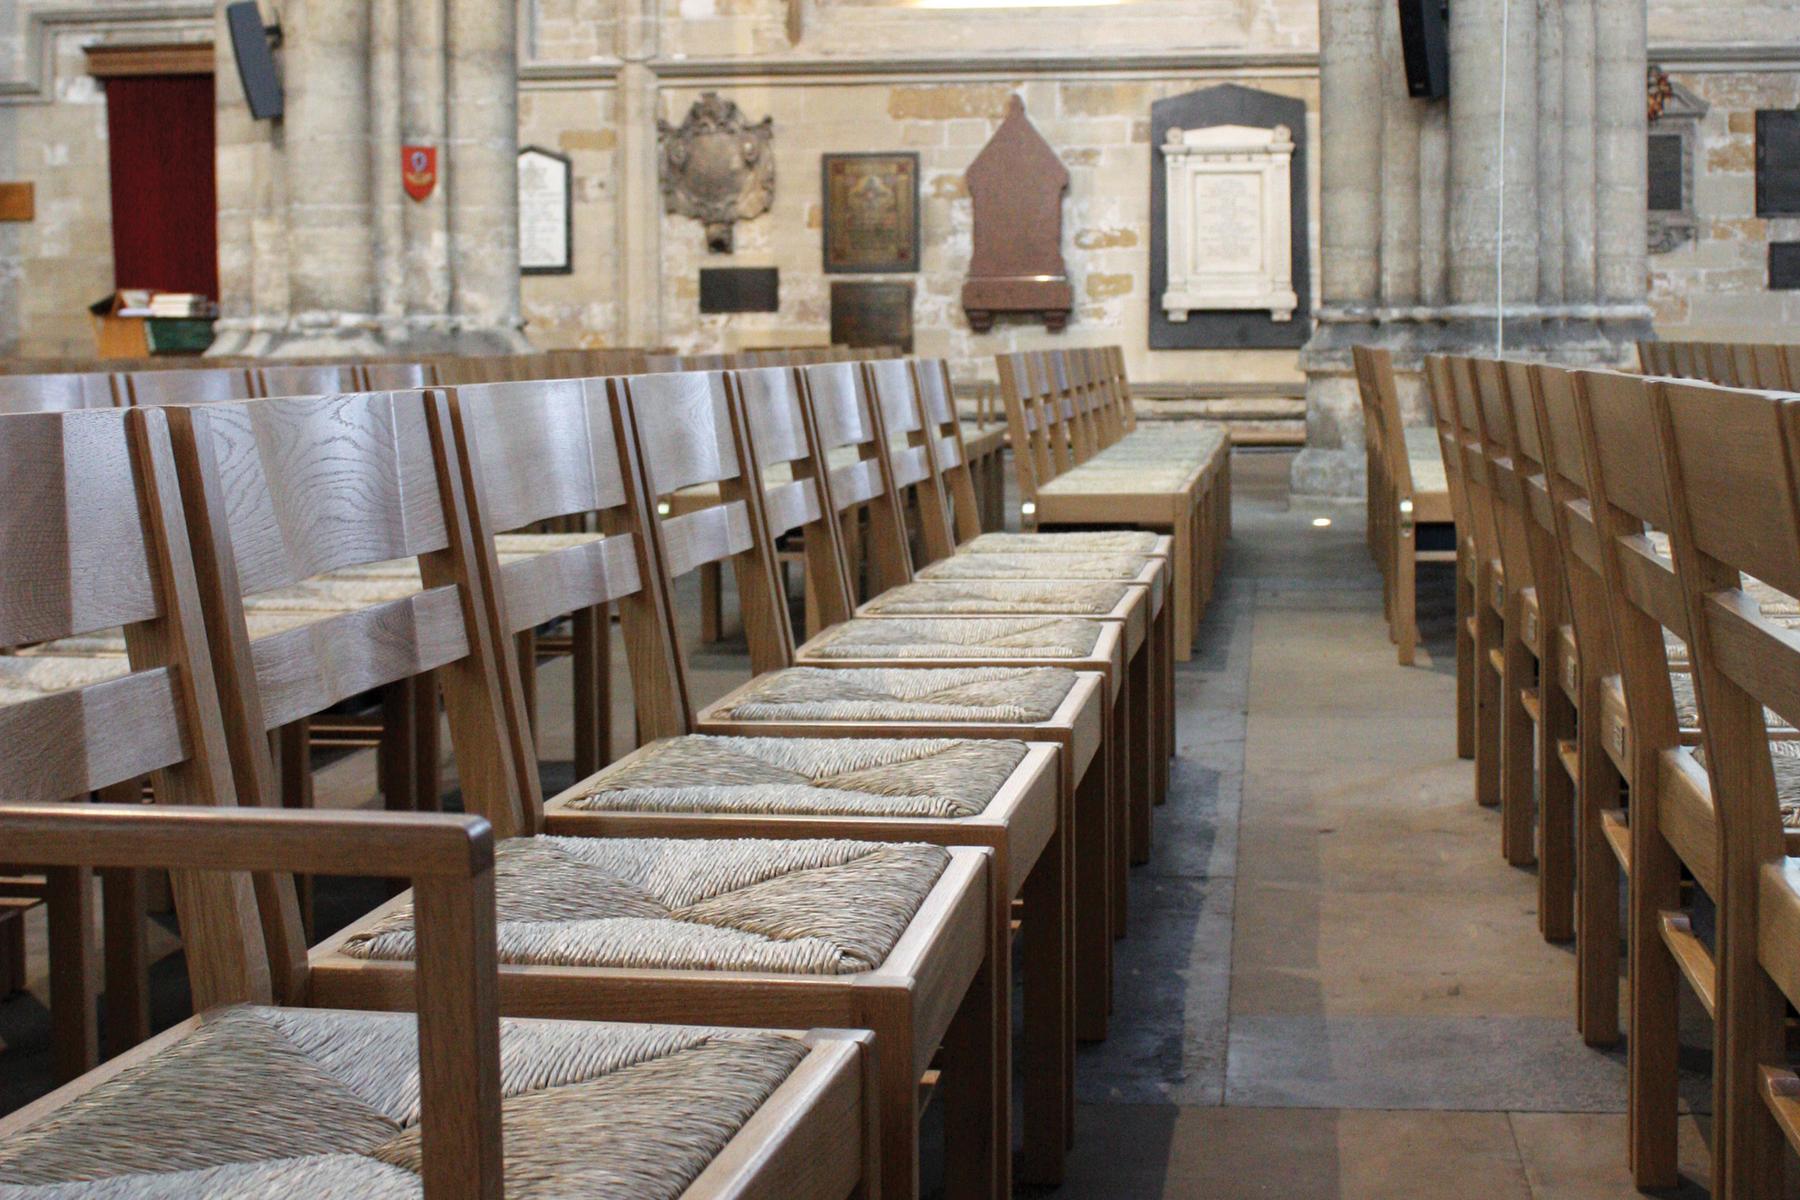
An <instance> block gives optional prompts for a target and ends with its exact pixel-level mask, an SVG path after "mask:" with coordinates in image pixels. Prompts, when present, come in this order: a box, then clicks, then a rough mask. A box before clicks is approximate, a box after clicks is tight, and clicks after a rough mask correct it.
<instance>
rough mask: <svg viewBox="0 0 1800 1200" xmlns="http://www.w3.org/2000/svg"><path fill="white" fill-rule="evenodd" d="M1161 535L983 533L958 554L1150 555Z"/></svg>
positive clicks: (1130, 531) (1085, 531)
mask: <svg viewBox="0 0 1800 1200" xmlns="http://www.w3.org/2000/svg"><path fill="white" fill-rule="evenodd" d="M1159 540H1161V535H1160V534H1156V533H1152V532H1150V531H1149V530H1143V529H1076V530H1070V531H1068V532H1064V533H1058V532H1051V533H983V534H977V535H976V536H975V537H972V538H970V539H969V540H968V541H966V542H964V543H963V544H962V545H960V546H958V547H957V548H956V552H957V553H958V554H1149V553H1150V552H1151V551H1152V550H1155V549H1156V544H1157V542H1158V541H1159Z"/></svg>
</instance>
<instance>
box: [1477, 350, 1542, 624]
mask: <svg viewBox="0 0 1800 1200" xmlns="http://www.w3.org/2000/svg"><path fill="white" fill-rule="evenodd" d="M1474 376H1475V400H1476V405H1475V412H1476V417H1477V419H1478V420H1479V421H1480V427H1481V440H1482V452H1483V454H1484V456H1485V457H1486V459H1487V471H1488V485H1489V489H1490V492H1491V495H1492V498H1493V501H1494V505H1495V508H1494V528H1495V532H1496V533H1497V534H1498V535H1499V537H1500V558H1501V561H1502V562H1503V563H1504V564H1505V565H1506V587H1507V591H1508V593H1509V594H1512V595H1517V594H1519V593H1520V592H1521V591H1522V590H1523V589H1525V588H1527V587H1533V586H1535V585H1536V571H1535V566H1536V563H1535V560H1534V556H1533V555H1532V554H1531V551H1530V546H1529V541H1528V535H1527V533H1526V527H1525V523H1526V521H1527V520H1529V515H1528V514H1527V512H1526V507H1525V506H1526V500H1525V489H1524V485H1523V480H1522V477H1521V476H1520V474H1519V472H1518V468H1517V465H1516V464H1515V463H1514V461H1513V446H1514V443H1515V441H1516V434H1515V432H1514V430H1513V420H1512V405H1511V402H1510V398H1509V396H1508V394H1507V392H1508V387H1509V384H1510V382H1511V380H1510V378H1509V376H1508V373H1507V369H1506V364H1505V363H1502V362H1499V361H1497V360H1495V359H1491V358H1478V359H1475V360H1474ZM1522 379H1523V373H1522V372H1521V381H1522Z"/></svg>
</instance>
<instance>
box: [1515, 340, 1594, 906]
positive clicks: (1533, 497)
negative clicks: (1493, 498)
mask: <svg viewBox="0 0 1800 1200" xmlns="http://www.w3.org/2000/svg"><path fill="white" fill-rule="evenodd" d="M1501 371H1502V374H1503V377H1504V385H1505V386H1504V388H1503V389H1502V395H1501V396H1500V397H1498V398H1500V399H1503V400H1504V401H1505V404H1504V407H1503V410H1501V411H1496V412H1494V413H1493V414H1492V417H1491V419H1487V428H1488V429H1489V431H1490V432H1496V431H1497V432H1498V433H1499V434H1500V444H1501V445H1500V448H1501V450H1502V452H1503V454H1504V460H1503V462H1502V464H1501V466H1500V474H1501V475H1502V476H1503V478H1502V487H1501V489H1500V498H1501V501H1502V503H1503V504H1506V505H1508V506H1512V507H1513V508H1514V511H1515V513H1516V524H1517V526H1518V530H1519V534H1520V536H1521V538H1522V540H1523V542H1524V545H1525V549H1526V552H1527V553H1528V554H1529V555H1530V565H1531V578H1532V579H1533V580H1534V581H1535V585H1534V587H1533V588H1532V590H1531V591H1530V592H1529V593H1527V594H1526V595H1524V596H1522V597H1521V598H1520V599H1521V608H1522V609H1523V628H1522V629H1521V630H1520V634H1519V641H1520V642H1521V643H1522V645H1523V648H1524V653H1525V655H1526V656H1528V657H1529V658H1530V660H1531V661H1530V663H1529V666H1530V667H1531V670H1532V675H1531V676H1530V683H1529V686H1528V687H1527V688H1526V689H1525V690H1524V691H1522V692H1521V693H1520V700H1521V702H1522V704H1523V706H1524V708H1525V712H1526V716H1527V717H1528V718H1529V720H1530V722H1531V724H1532V725H1533V726H1534V728H1535V731H1536V738H1535V739H1534V742H1533V750H1534V754H1535V772H1534V773H1535V775H1536V779H1537V793H1536V794H1537V813H1538V825H1537V860H1538V929H1539V930H1540V931H1541V932H1542V933H1543V935H1544V937H1545V939H1546V940H1547V941H1552V942H1566V941H1568V940H1569V939H1571V938H1573V937H1574V936H1575V911H1574V898H1575V881H1576V866H1575V857H1576V818H1577V810H1576V790H1575V789H1576V784H1577V781H1578V780H1579V779H1580V776H1581V771H1580V766H1579V764H1580V746H1579V742H1578V741H1577V725H1576V712H1577V710H1576V705H1577V703H1578V702H1579V700H1580V696H1581V689H1580V678H1581V659H1580V654H1579V650H1578V645H1579V643H1578V641H1577V639H1576V636H1575V625H1574V620H1573V618H1572V616H1571V615H1570V609H1571V600H1570V595H1569V587H1568V582H1567V580H1566V579H1565V577H1564V573H1563V561H1562V551H1561V549H1560V547H1559V545H1558V542H1557V533H1556V516H1555V513H1554V512H1553V510H1552V503H1553V502H1552V499H1551V489H1550V485H1549V482H1548V480H1547V478H1546V470H1545V466H1544V459H1545V452H1544V444H1543V439H1542V437H1541V435H1540V433H1539V429H1538V413H1537V402H1536V400H1535V398H1534V396H1533V394H1532V393H1533V389H1534V388H1535V387H1536V386H1538V384H1537V377H1536V374H1535V373H1534V371H1533V368H1532V367H1531V366H1530V365H1529V364H1526V363H1523V362H1519V361H1518V360H1516V359H1509V360H1507V361H1505V362H1503V363H1502V364H1501ZM1486 407H1487V406H1486V405H1484V413H1485V411H1486ZM1615 891H1616V888H1615Z"/></svg>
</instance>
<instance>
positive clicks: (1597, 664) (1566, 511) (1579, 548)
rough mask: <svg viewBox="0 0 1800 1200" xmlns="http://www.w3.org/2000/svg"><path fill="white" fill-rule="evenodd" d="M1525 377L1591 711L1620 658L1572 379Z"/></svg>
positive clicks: (1543, 370) (1535, 371)
mask: <svg viewBox="0 0 1800 1200" xmlns="http://www.w3.org/2000/svg"><path fill="white" fill-rule="evenodd" d="M1529 372H1530V374H1531V375H1532V377H1533V378H1532V381H1531V387H1530V390H1529V392H1528V394H1527V395H1526V396H1524V397H1523V399H1525V400H1527V401H1528V402H1529V403H1530V405H1531V407H1532V409H1533V410H1534V412H1535V416H1536V421H1535V431H1536V436H1537V445H1538V448H1539V460H1538V461H1539V464H1540V465H1541V466H1542V468H1543V487H1544V490H1545V492H1546V493H1547V494H1548V497H1549V501H1550V511H1549V516H1550V528H1551V530H1552V531H1553V532H1554V534H1555V537H1556V551H1557V562H1558V566H1559V568H1560V570H1561V574H1562V578H1563V582H1564V584H1565V586H1566V587H1567V589H1568V597H1569V615H1570V619H1571V621H1572V623H1573V625H1574V627H1575V642H1576V646H1577V648H1578V650H1579V652H1580V660H1581V661H1580V666H1581V687H1582V695H1583V697H1584V698H1585V699H1584V703H1583V711H1586V712H1592V711H1595V707H1596V704H1597V701H1596V699H1595V698H1596V697H1597V696H1598V688H1599V685H1600V681H1601V680H1603V679H1605V678H1606V677H1607V676H1609V675H1614V674H1617V673H1618V653H1617V651H1616V650H1615V648H1614V644H1613V631H1612V616H1611V613H1610V610H1609V609H1608V608H1607V596H1606V587H1605V582H1604V580H1603V579H1602V578H1601V574H1600V572H1601V566H1600V543H1599V534H1598V532H1597V531H1596V530H1595V527H1594V519H1593V509H1592V507H1591V506H1590V505H1589V503H1588V496H1587V465H1586V460H1585V459H1584V458H1583V457H1582V450H1581V430H1580V417H1579V414H1578V413H1577V412H1576V408H1575V380H1574V377H1573V375H1572V374H1571V372H1569V371H1568V370H1566V369H1564V368H1561V367H1551V366H1545V365H1541V364H1533V365H1532V366H1531V367H1530V368H1529ZM1515 407H1516V406H1515ZM1522 423H1523V422H1522V421H1521V422H1519V423H1518V424H1521V425H1522ZM1596 807H1597V805H1596Z"/></svg>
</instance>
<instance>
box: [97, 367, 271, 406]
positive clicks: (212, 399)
mask: <svg viewBox="0 0 1800 1200" xmlns="http://www.w3.org/2000/svg"><path fill="white" fill-rule="evenodd" d="M124 380H125V390H124V398H125V402H126V403H128V404H142V405H150V404H221V403H226V402H228V401H232V400H248V399H250V397H251V396H253V395H255V388H254V387H253V386H252V384H251V380H250V372H249V370H247V369H245V368H242V367H194V368H191V369H186V370H173V371H132V372H131V373H129V374H127V375H126V376H124Z"/></svg>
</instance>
